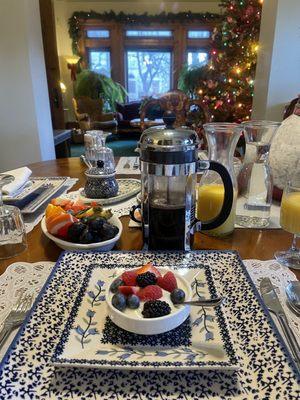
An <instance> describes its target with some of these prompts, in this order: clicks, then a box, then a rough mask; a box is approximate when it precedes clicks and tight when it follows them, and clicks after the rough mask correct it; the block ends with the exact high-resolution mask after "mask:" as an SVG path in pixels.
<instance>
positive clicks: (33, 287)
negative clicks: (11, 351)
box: [0, 261, 55, 360]
mask: <svg viewBox="0 0 300 400" xmlns="http://www.w3.org/2000/svg"><path fill="white" fill-rule="evenodd" d="M54 265H55V263H54V262H50V261H40V262H37V263H27V262H16V263H13V264H11V265H10V266H9V267H8V268H7V269H6V271H5V272H4V274H2V275H1V276H0V331H1V329H2V327H3V322H4V320H5V318H6V317H7V316H8V314H9V313H10V311H11V309H12V307H13V305H14V304H16V303H17V302H18V299H19V297H20V295H22V294H27V293H28V294H31V295H32V296H33V299H35V298H36V296H37V295H38V293H39V292H40V290H41V288H42V287H43V285H44V283H45V281H46V279H47V277H48V275H49V273H50V271H51V269H52V268H53V266H54ZM16 332H17V329H16V330H15V331H13V332H12V333H11V335H10V337H9V338H8V340H7V341H6V343H5V344H4V346H3V347H2V349H1V351H0V360H1V359H2V357H3V356H4V354H5V352H6V350H7V349H8V347H9V344H10V343H11V341H12V340H13V338H14V336H15V334H16Z"/></svg>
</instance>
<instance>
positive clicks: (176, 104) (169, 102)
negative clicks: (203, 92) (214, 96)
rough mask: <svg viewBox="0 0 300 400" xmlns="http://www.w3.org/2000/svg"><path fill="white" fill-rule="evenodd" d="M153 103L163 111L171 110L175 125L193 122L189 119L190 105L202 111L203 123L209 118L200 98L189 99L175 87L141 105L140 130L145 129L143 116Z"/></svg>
mask: <svg viewBox="0 0 300 400" xmlns="http://www.w3.org/2000/svg"><path fill="white" fill-rule="evenodd" d="M154 105H159V106H160V108H161V109H162V110H163V111H173V112H174V113H175V115H176V121H175V123H174V126H175V127H179V126H184V125H192V124H193V123H192V121H190V115H189V113H190V111H191V107H192V106H195V107H197V108H198V109H200V110H201V111H202V113H203V123H204V122H209V121H210V120H211V117H210V113H209V111H208V109H207V108H206V107H204V104H203V103H202V101H201V100H196V99H195V100H191V99H189V98H188V96H187V95H186V94H185V93H184V92H183V91H181V90H177V89H176V90H171V91H169V92H167V93H164V94H163V95H161V96H160V97H158V98H156V99H151V100H149V101H148V102H146V103H145V104H144V105H143V106H142V108H141V112H140V115H141V128H142V131H143V130H144V129H145V117H146V114H147V111H148V109H149V108H151V107H153V106H154ZM200 125H201V124H200ZM197 127H199V126H197ZM195 128H196V127H195Z"/></svg>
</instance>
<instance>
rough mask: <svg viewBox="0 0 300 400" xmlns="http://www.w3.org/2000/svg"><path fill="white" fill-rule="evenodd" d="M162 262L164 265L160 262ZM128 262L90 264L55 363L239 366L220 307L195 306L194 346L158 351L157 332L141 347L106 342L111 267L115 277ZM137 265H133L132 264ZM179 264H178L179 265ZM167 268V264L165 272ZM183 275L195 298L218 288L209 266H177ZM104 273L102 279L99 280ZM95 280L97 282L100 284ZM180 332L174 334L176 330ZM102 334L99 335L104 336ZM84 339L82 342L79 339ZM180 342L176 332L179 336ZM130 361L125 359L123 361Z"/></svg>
mask: <svg viewBox="0 0 300 400" xmlns="http://www.w3.org/2000/svg"><path fill="white" fill-rule="evenodd" d="M158 266H159V265H158ZM126 268H128V265H126V264H125V265H122V263H121V264H119V265H118V267H117V268H114V266H112V265H105V266H103V265H100V264H99V265H97V264H96V265H95V264H92V265H90V266H89V267H88V272H87V275H88V277H90V278H89V280H85V282H87V285H86V287H85V288H83V290H82V291H81V292H80V293H79V295H78V297H77V299H76V300H75V303H74V306H73V308H72V310H71V313H70V317H69V318H68V321H67V323H66V325H65V329H64V331H63V334H62V336H61V340H60V342H59V344H58V346H57V350H56V351H55V352H54V356H53V358H52V361H53V362H54V363H55V364H56V365H78V366H95V367H96V366H99V367H101V368H104V367H110V368H122V369H124V368H130V369H141V368H146V369H171V368H174V367H176V368H180V369H199V368H202V369H203V368H204V369H207V368H210V369H227V370H229V369H231V370H234V369H235V370H236V369H238V361H237V358H236V356H235V353H234V349H233V346H232V342H231V339H230V336H229V331H228V327H227V325H226V319H225V317H224V315H223V311H222V308H221V307H217V308H216V309H208V308H204V307H192V308H191V314H190V318H191V338H190V339H191V340H190V345H189V346H179V347H178V348H176V349H174V348H170V346H160V347H161V349H160V350H157V346H156V343H153V340H152V336H153V335H151V336H148V337H147V336H144V338H145V339H144V343H140V344H139V345H138V346H135V347H132V346H125V347H123V346H120V345H119V344H112V343H104V342H103V340H101V339H102V337H103V334H104V333H103V331H104V329H105V324H106V314H107V311H106V303H105V302H104V300H105V296H103V295H101V293H102V292H103V291H105V287H106V284H105V283H104V282H109V281H110V279H109V276H111V275H112V269H113V270H114V272H115V275H116V276H119V275H121V274H122V272H123V271H124V270H125V269H126ZM131 268H132V266H131ZM175 269H177V268H176V267H175ZM167 270H168V268H166V271H167ZM177 273H179V275H181V276H184V277H185V279H186V280H187V281H188V282H190V283H191V286H192V287H193V298H195V299H196V298H209V297H212V296H216V289H215V285H214V282H213V279H212V275H211V271H210V268H209V266H208V265H202V264H194V265H193V266H190V267H189V268H180V269H177ZM99 277H101V280H99ZM95 282H96V283H95ZM174 335H175V333H174ZM99 336H100V337H99ZM76 341H77V342H79V343H80V346H79V345H78V343H77V342H76ZM174 341H175V337H174ZM125 360H126V361H128V363H125V362H124V361H125Z"/></svg>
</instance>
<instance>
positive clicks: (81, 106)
mask: <svg viewBox="0 0 300 400" xmlns="http://www.w3.org/2000/svg"><path fill="white" fill-rule="evenodd" d="M72 103H73V108H74V113H75V116H76V119H77V122H78V124H79V128H80V129H82V130H83V131H86V130H90V129H99V130H103V131H107V130H109V131H115V130H116V128H117V125H118V124H117V121H116V120H115V114H114V113H112V112H111V113H104V112H103V100H102V99H97V100H94V99H91V98H90V97H87V96H80V97H76V98H73V99H72Z"/></svg>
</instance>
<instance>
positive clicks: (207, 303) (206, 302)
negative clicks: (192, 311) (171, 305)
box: [178, 297, 224, 307]
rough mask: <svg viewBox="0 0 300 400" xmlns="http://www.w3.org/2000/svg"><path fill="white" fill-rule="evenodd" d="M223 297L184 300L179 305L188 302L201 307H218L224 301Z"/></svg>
mask: <svg viewBox="0 0 300 400" xmlns="http://www.w3.org/2000/svg"><path fill="white" fill-rule="evenodd" d="M223 300H224V298H223V297H216V298H214V299H203V300H192V301H184V302H183V303H180V304H178V305H182V304H186V305H189V306H199V307H218V306H219V305H220V304H221V303H222V302H223Z"/></svg>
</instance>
